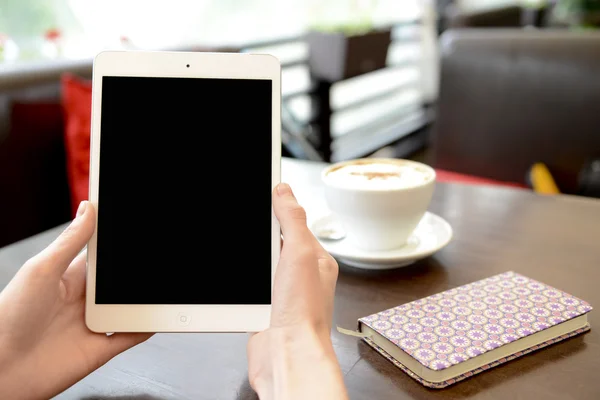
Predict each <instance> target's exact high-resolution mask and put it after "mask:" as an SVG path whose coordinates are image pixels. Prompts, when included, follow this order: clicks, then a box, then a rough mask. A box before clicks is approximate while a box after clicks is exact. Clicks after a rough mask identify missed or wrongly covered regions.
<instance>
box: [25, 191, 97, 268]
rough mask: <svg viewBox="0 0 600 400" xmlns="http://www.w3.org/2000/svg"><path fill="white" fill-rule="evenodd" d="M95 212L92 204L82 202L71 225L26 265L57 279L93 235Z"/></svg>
mask: <svg viewBox="0 0 600 400" xmlns="http://www.w3.org/2000/svg"><path fill="white" fill-rule="evenodd" d="M95 226H96V212H95V209H94V207H93V206H92V204H91V203H90V202H88V201H82V202H81V204H79V208H78V209H77V215H76V216H75V219H74V220H73V221H72V222H71V224H70V225H69V226H68V227H67V228H66V229H65V230H64V231H63V232H62V233H61V234H60V236H59V237H58V238H57V239H56V240H54V242H52V243H51V244H50V245H49V246H48V247H46V248H45V249H44V250H42V251H41V252H40V253H39V254H37V255H36V256H34V257H33V258H31V259H30V260H29V261H28V262H27V264H29V265H31V267H30V268H34V269H38V268H42V269H45V270H47V272H49V274H51V275H56V276H57V277H58V278H59V279H60V278H61V277H62V275H63V273H64V272H65V270H66V269H67V267H68V266H69V264H70V263H71V261H73V259H74V258H75V257H76V256H77V254H78V253H79V252H80V251H81V250H82V249H83V248H84V247H85V245H86V244H87V242H88V241H89V240H90V238H91V237H92V234H93V233H94V228H95Z"/></svg>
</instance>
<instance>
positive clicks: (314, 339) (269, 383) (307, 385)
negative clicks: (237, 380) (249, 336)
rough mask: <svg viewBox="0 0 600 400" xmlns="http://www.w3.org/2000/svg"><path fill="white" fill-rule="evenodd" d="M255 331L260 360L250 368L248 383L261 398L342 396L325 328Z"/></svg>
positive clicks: (341, 388) (342, 392)
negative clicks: (256, 332) (249, 381)
mask: <svg viewBox="0 0 600 400" xmlns="http://www.w3.org/2000/svg"><path fill="white" fill-rule="evenodd" d="M258 335H262V337H255V338H253V340H254V339H257V340H258V343H255V344H256V345H257V346H258V348H259V350H257V352H260V353H261V356H260V359H261V362H260V365H259V366H256V365H255V366H254V367H256V368H253V369H254V372H255V373H254V374H253V375H252V376H251V383H252V386H253V387H254V389H255V390H256V392H257V393H258V395H259V397H260V399H261V400H269V399H275V398H277V399H279V398H285V399H295V398H298V399H305V398H327V399H338V398H339V399H345V398H346V397H345V388H344V384H343V377H342V374H341V370H340V367H339V364H338V361H337V358H336V355H335V352H334V350H333V345H332V343H331V338H330V336H329V332H317V330H315V329H313V328H311V327H293V328H290V327H286V328H270V329H269V330H267V331H265V332H262V333H260V334H258ZM258 335H257V336H258Z"/></svg>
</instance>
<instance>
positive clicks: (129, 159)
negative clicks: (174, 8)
mask: <svg viewBox="0 0 600 400" xmlns="http://www.w3.org/2000/svg"><path fill="white" fill-rule="evenodd" d="M271 85H272V82H271V80H258V79H204V78H201V79H200V78H198V79H197V78H146V77H112V76H105V77H103V78H102V114H101V131H100V169H99V188H98V196H99V197H98V232H97V235H98V242H97V265H96V303H97V304H244V305H249V304H270V303H271V197H270V196H271V147H272V142H271V140H272V133H271V132H272V126H271V125H272V103H271V102H272V99H271V96H272V87H271Z"/></svg>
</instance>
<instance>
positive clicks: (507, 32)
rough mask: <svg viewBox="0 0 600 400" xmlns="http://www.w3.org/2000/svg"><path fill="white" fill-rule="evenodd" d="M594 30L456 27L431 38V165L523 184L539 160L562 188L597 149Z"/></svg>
mask: <svg viewBox="0 0 600 400" xmlns="http://www.w3.org/2000/svg"><path fill="white" fill-rule="evenodd" d="M599 49H600V31H596V32H593V31H592V32H572V31H566V30H528V29H526V30H523V29H488V28H486V29H462V30H449V31H446V32H445V33H444V34H443V35H442V36H441V80H440V97H439V102H438V105H437V120H436V122H435V126H434V129H433V130H432V137H431V151H432V152H431V159H430V160H429V161H430V162H431V163H432V164H433V165H434V166H435V167H436V168H441V169H446V170H451V171H456V172H460V173H465V174H471V175H477V176H482V177H486V178H491V179H498V180H502V181H512V182H520V183H523V182H525V179H526V175H527V172H528V170H529V168H530V167H531V166H532V164H533V163H535V162H543V163H545V164H546V165H547V166H548V168H549V170H550V172H551V173H552V174H553V176H554V178H555V180H556V182H557V184H558V186H559V188H560V190H561V191H562V192H563V193H572V194H578V191H579V190H580V188H579V187H580V182H579V179H580V171H581V170H582V168H584V166H585V165H586V163H587V162H589V161H590V160H592V159H595V158H598V157H600V122H599V119H598V118H599V115H600V78H599V75H598V74H599V71H600V51H599Z"/></svg>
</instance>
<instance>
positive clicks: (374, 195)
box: [321, 158, 435, 251]
mask: <svg viewBox="0 0 600 400" xmlns="http://www.w3.org/2000/svg"><path fill="white" fill-rule="evenodd" d="M321 178H322V181H323V183H324V186H325V198H326V201H327V205H328V207H329V209H330V211H331V212H332V214H333V215H334V216H335V217H336V219H337V220H338V221H339V222H340V224H341V226H342V227H343V228H344V230H345V231H346V238H345V239H344V240H348V241H349V242H350V243H351V244H352V245H354V246H356V247H358V248H361V249H364V250H368V251H384V250H392V249H396V248H400V247H401V246H403V245H404V244H406V242H407V240H408V238H409V237H410V235H411V234H412V233H413V231H414V230H415V228H416V227H417V225H418V224H419V222H420V221H421V219H422V218H423V215H424V214H425V212H426V211H427V208H428V207H429V203H430V201H431V196H432V195H433V189H434V186H435V170H434V169H433V168H431V167H430V166H428V165H425V164H423V163H419V162H416V161H411V160H403V159H393V158H364V159H355V160H349V161H343V162H338V163H335V164H332V165H330V166H328V167H326V168H325V169H324V170H323V172H322V175H321Z"/></svg>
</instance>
